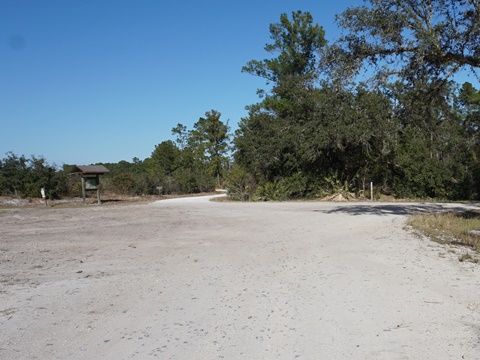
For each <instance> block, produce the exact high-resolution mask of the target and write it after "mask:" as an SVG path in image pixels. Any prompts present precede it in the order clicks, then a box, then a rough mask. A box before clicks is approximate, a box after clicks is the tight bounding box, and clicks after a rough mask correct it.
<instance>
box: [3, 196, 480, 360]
mask: <svg viewBox="0 0 480 360" xmlns="http://www.w3.org/2000/svg"><path fill="white" fill-rule="evenodd" d="M461 206H462V205H440V204H396V203H392V204H385V203H382V204H373V205H372V204H368V203H348V204H345V203H323V202H306V203H301V202H298V203H297V202H294V203H229V202H209V201H208V199H206V198H194V199H178V200H169V201H161V202H156V203H151V204H143V205H131V206H109V207H107V206H104V207H102V206H88V207H85V208H81V207H80V208H63V209H62V208H37V209H8V210H0V276H1V278H0V358H1V359H132V358H137V359H147V358H159V359H182V360H183V359H249V360H250V359H297V358H299V359H480V265H475V264H470V263H460V262H458V260H457V258H458V256H459V255H460V254H461V250H451V249H450V250H449V248H446V247H444V246H441V245H438V244H435V243H432V242H430V241H428V240H425V239H419V238H418V237H416V236H414V235H413V234H411V233H410V232H408V231H406V230H404V222H405V219H406V216H407V215H408V214H409V213H411V212H426V211H441V210H443V209H445V208H447V207H454V208H455V207H461ZM453 251H456V253H454V252H453Z"/></svg>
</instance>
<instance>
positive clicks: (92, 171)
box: [70, 165, 110, 204]
mask: <svg viewBox="0 0 480 360" xmlns="http://www.w3.org/2000/svg"><path fill="white" fill-rule="evenodd" d="M109 172H110V170H108V169H107V168H106V167H105V166H103V165H89V166H78V165H75V166H74V167H73V168H72V170H71V171H70V174H80V176H81V177H82V197H83V203H84V204H85V203H86V201H87V191H94V190H96V191H97V199H98V203H99V204H101V201H100V175H103V174H106V173H109Z"/></svg>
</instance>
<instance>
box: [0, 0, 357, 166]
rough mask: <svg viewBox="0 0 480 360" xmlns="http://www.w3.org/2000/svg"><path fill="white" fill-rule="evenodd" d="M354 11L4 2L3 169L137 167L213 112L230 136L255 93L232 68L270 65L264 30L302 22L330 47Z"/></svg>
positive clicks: (237, 4) (153, 2) (300, 5)
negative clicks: (309, 17) (308, 18)
mask: <svg viewBox="0 0 480 360" xmlns="http://www.w3.org/2000/svg"><path fill="white" fill-rule="evenodd" d="M326 3H328V5H326ZM360 3H362V1H361V0H351V1H350V0H348V1H345V0H342V1H336V2H333V1H332V2H331V1H329V2H322V1H301V0H300V1H299V0H290V1H288V0H275V1H274V0H270V1H267V0H255V1H253V0H243V1H225V0H222V1H220V0H216V1H209V0H205V1H197V0H183V1H182V0H179V1H166V0H139V1H133V0H69V1H65V0H42V1H39V0H1V1H0V41H1V42H0V124H1V129H0V158H4V157H5V153H6V152H7V151H13V152H14V153H15V154H17V155H22V154H24V155H26V156H27V157H30V155H37V156H40V155H41V156H44V157H45V158H46V159H47V160H48V162H49V163H55V164H57V165H59V166H61V165H62V164H63V163H67V164H79V165H83V164H91V163H96V162H118V161H120V160H127V161H131V160H132V158H133V157H138V158H140V159H141V160H143V159H144V158H146V157H149V156H150V155H151V152H152V151H153V150H154V148H155V145H156V144H159V143H160V142H162V141H164V140H168V139H171V138H172V135H171V129H172V127H174V126H175V125H176V124H177V123H179V122H180V123H183V124H184V125H186V126H187V127H189V128H191V127H192V125H193V124H194V123H195V122H196V121H197V120H198V118H199V117H201V116H203V115H204V114H205V112H206V111H209V110H211V109H215V110H218V111H220V112H221V113H222V119H223V120H224V121H226V120H227V119H229V120H230V125H231V126H232V128H233V129H235V128H236V124H237V123H238V121H239V120H240V118H241V117H243V116H245V115H246V111H245V106H246V105H249V104H253V103H255V102H257V101H258V97H257V95H256V90H257V88H261V87H264V81H262V80H261V79H258V78H255V77H252V76H250V75H248V74H243V73H241V67H242V66H243V65H245V64H246V62H247V61H249V60H252V59H263V58H265V57H267V54H266V53H265V52H264V50H263V47H264V45H265V44H266V43H267V42H269V41H270V39H269V31H268V26H269V24H270V23H273V22H278V21H279V17H280V14H281V13H288V14H290V13H291V12H292V11H296V10H303V11H310V12H311V13H312V14H313V16H314V20H315V22H317V23H319V24H320V25H322V26H323V27H324V28H325V30H326V36H327V38H328V39H330V40H332V39H333V38H334V37H336V36H338V35H339V33H338V29H337V27H336V25H335V24H334V16H335V14H337V13H340V12H341V11H342V10H344V9H345V8H346V7H347V6H348V5H351V4H360Z"/></svg>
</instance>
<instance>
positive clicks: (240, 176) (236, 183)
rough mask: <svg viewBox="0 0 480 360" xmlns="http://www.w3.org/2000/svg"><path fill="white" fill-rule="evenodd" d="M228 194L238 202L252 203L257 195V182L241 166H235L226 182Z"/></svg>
mask: <svg viewBox="0 0 480 360" xmlns="http://www.w3.org/2000/svg"><path fill="white" fill-rule="evenodd" d="M225 187H226V189H227V194H228V196H230V197H231V198H232V199H234V200H237V201H251V200H253V198H254V194H255V189H256V186H255V181H254V179H253V176H252V175H251V174H249V173H248V172H247V171H246V170H245V169H244V168H242V167H240V166H239V165H236V164H235V165H233V167H232V168H231V169H230V171H229V172H228V174H227V178H226V181H225Z"/></svg>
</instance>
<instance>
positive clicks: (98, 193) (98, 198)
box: [95, 175, 102, 205]
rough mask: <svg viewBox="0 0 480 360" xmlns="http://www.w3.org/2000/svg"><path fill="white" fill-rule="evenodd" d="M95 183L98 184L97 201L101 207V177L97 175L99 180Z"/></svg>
mask: <svg viewBox="0 0 480 360" xmlns="http://www.w3.org/2000/svg"><path fill="white" fill-rule="evenodd" d="M95 181H96V182H97V201H98V205H100V204H101V203H102V202H101V201H100V176H98V175H97V178H96V180H95Z"/></svg>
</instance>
